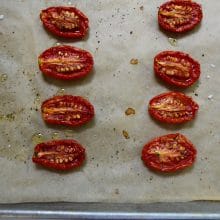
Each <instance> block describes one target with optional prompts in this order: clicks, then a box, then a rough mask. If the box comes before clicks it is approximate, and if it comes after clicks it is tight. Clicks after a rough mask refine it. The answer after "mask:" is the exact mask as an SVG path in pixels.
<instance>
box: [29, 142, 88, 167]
mask: <svg viewBox="0 0 220 220" xmlns="http://www.w3.org/2000/svg"><path fill="white" fill-rule="evenodd" d="M84 160H85V149H84V147H83V146H82V145H81V144H79V143H78V142H77V141H75V140H54V141H49V142H45V143H41V144H38V145H37V146H36V147H35V149H34V155H33V157H32V161H33V162H34V163H37V164H40V165H42V166H45V167H47V168H53V169H56V170H70V169H73V168H75V167H79V166H81V165H82V163H83V161H84Z"/></svg>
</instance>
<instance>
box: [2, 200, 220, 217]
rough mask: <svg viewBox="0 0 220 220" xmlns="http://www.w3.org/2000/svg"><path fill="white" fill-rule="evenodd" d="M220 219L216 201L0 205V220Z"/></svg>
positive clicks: (218, 205)
mask: <svg viewBox="0 0 220 220" xmlns="http://www.w3.org/2000/svg"><path fill="white" fill-rule="evenodd" d="M6 218H8V219H19V218H20V219H220V203H219V202H189V203H151V204H116V203H114V204H110V203H109V204H108V203H104V204H103V203H84V204H83V203H23V204H10V205H8V204H1V205H0V219H6Z"/></svg>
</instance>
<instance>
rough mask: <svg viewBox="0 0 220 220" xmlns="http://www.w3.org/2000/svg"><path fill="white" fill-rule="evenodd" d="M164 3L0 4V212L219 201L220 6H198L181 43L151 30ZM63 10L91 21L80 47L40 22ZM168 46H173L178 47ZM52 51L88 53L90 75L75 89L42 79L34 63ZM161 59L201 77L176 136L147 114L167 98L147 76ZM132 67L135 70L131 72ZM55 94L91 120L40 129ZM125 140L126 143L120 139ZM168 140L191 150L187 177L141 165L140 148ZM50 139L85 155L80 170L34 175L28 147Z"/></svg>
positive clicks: (52, 0) (105, 0) (163, 88)
mask: <svg viewBox="0 0 220 220" xmlns="http://www.w3.org/2000/svg"><path fill="white" fill-rule="evenodd" d="M163 2H165V1H163V0H156V1H147V0H139V1H138V0H137V1H132V0H124V1H120V0H103V1H98V0H87V1H82V0H81V1H76V0H75V1H74V0H72V1H61V0H60V1H59V0H50V1H47V0H44V1H43V0H41V1H40V0H38V1H28V0H17V1H13V0H7V1H6V0H1V2H0V14H3V15H4V19H2V20H0V48H1V49H0V57H1V59H0V74H1V75H0V79H1V82H0V100H1V104H0V131H1V139H0V167H1V172H0V202H1V203H12V202H50V201H53V202H54V201H71V202H133V203H143V202H144V203H147V202H163V201H166V202H167V201H170V202H174V201H191V200H219V199H220V191H219V187H220V183H219V176H220V170H219V167H220V161H219V154H220V148H219V144H220V136H219V120H220V118H219V107H220V106H219V99H220V93H219V92H218V91H219V84H220V77H219V76H218V71H219V69H220V66H219V63H220V62H219V46H220V42H219V39H218V35H219V33H220V26H219V25H217V22H216V21H218V20H220V14H219V13H218V12H219V9H220V1H218V0H211V1H209V2H207V1H205V0H200V1H198V2H200V3H202V5H203V11H204V19H203V22H202V25H201V26H200V27H199V28H197V29H196V30H195V31H193V32H190V33H188V34H185V35H183V36H173V35H171V34H166V33H164V32H162V31H161V30H159V28H158V25H157V19H156V17H157V16H156V15H157V10H158V9H157V7H158V6H159V5H160V4H161V3H163ZM70 4H71V5H74V6H76V7H78V8H79V9H81V10H82V11H83V12H84V13H85V14H87V16H88V17H89V18H90V32H89V36H88V37H87V38H86V39H84V40H83V41H69V40H68V41H65V40H61V39H57V38H55V37H54V36H52V35H50V34H49V33H47V32H46V31H45V30H44V28H43V27H42V24H41V22H40V20H39V12H40V10H41V9H43V8H46V7H49V6H54V5H70ZM213 5H214V7H213ZM141 6H143V8H142V7H141ZM169 37H174V38H176V39H177V41H178V42H177V46H176V47H174V46H172V45H171V44H170V43H169V41H168V38H169ZM57 43H61V44H68V45H73V46H78V47H80V48H83V49H86V50H88V51H90V52H91V53H92V54H93V56H94V60H95V68H94V71H93V73H92V74H90V76H88V77H87V78H85V79H83V80H79V81H77V82H60V81H57V80H52V79H50V78H45V77H43V76H42V74H41V73H40V71H39V69H38V64H37V57H38V55H39V54H40V53H41V52H42V51H44V50H45V49H47V48H49V47H51V46H54V45H56V44H57ZM167 49H169V50H182V51H185V52H187V53H189V54H191V56H192V57H194V58H195V59H197V60H199V61H200V63H201V68H202V75H201V78H200V81H199V83H197V84H196V85H195V86H193V87H191V88H189V89H186V90H185V93H186V94H188V95H190V96H192V97H193V98H194V99H195V100H196V101H197V102H198V103H199V105H200V110H199V114H198V117H197V118H196V120H194V121H193V122H190V123H187V124H185V125H181V126H178V127H173V126H169V125H161V124H158V123H156V122H155V121H153V120H152V119H151V118H150V117H149V115H148V114H147V112H146V111H147V105H148V101H149V100H150V99H151V98H152V97H153V96H155V95H157V94H159V93H162V92H165V91H168V90H169V89H170V88H168V87H166V86H165V85H164V84H163V83H161V82H159V81H158V80H157V79H155V77H154V74H153V69H152V63H153V57H154V55H156V54H157V53H158V52H160V51H162V50H167ZM132 58H137V59H138V60H139V64H138V65H131V64H130V60H131V59H132ZM6 78H7V79H6ZM5 79H6V80H5ZM57 93H67V94H74V95H81V96H84V97H87V98H88V99H89V100H90V101H91V102H92V103H93V104H94V106H95V109H96V117H95V120H94V121H93V122H91V123H89V124H88V125H86V126H83V127H81V128H77V129H69V128H60V127H55V126H47V125H46V124H44V122H43V121H42V119H41V114H40V112H39V108H40V104H41V102H42V101H43V100H45V99H47V98H49V97H51V96H53V95H55V94H57ZM212 96H213V97H212ZM208 97H209V98H208ZM128 107H133V108H134V109H135V110H136V114H135V115H134V116H126V115H125V113H124V112H125V110H126V109H127V108H128ZM123 130H126V131H128V133H129V135H130V139H125V138H124V137H123V135H122V131H123ZM171 132H181V133H183V134H184V135H186V136H187V137H188V138H189V139H190V140H191V141H192V142H193V143H194V144H195V145H196V147H197V149H198V158H197V161H196V163H195V166H194V167H193V168H191V169H187V170H185V171H183V172H180V173H177V174H174V175H159V174H155V173H153V172H151V171H149V170H148V169H146V168H145V167H144V165H143V164H142V161H141V160H140V153H141V149H142V146H143V144H144V143H145V142H147V141H149V140H150V139H152V138H153V137H155V136H159V135H163V134H167V133H171ZM38 134H41V136H40V137H39V135H38ZM52 138H74V139H76V140H78V141H79V142H80V143H82V144H83V145H84V146H86V150H87V162H86V164H85V165H84V166H83V167H82V168H81V169H78V170H76V171H73V172H68V173H56V172H51V171H48V170H45V169H42V168H39V167H36V166H35V165H34V164H33V163H32V162H31V156H32V153H33V148H34V146H35V144H36V142H37V141H39V139H40V140H50V139H52Z"/></svg>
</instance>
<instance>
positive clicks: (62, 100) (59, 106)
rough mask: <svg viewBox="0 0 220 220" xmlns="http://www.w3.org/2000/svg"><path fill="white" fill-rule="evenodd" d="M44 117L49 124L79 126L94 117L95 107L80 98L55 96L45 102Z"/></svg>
mask: <svg viewBox="0 0 220 220" xmlns="http://www.w3.org/2000/svg"><path fill="white" fill-rule="evenodd" d="M41 112H42V116H43V119H44V121H45V122H47V123H49V124H57V125H67V126H79V125H83V124H85V123H87V122H89V121H90V120H91V119H92V118H93V117H94V114H95V113H94V107H93V106H92V104H91V103H90V102H89V101H87V100H86V99H84V98H82V97H80V96H72V95H63V96H54V97H53V98H51V99H48V100H46V101H44V102H43V104H42V106H41Z"/></svg>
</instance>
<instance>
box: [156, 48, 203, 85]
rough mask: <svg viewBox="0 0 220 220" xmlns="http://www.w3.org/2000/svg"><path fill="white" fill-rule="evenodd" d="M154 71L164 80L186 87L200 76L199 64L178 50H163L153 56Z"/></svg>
mask: <svg viewBox="0 0 220 220" xmlns="http://www.w3.org/2000/svg"><path fill="white" fill-rule="evenodd" d="M154 72H155V74H156V75H157V76H159V77H160V78H161V79H163V80H164V81H165V82H167V83H169V84H171V85H175V86H179V87H183V88H185V87H188V86H191V85H192V84H193V83H195V82H196V81H197V80H198V78H199V76H200V64H199V63H198V62H197V61H196V60H194V59H193V58H191V57H190V56H189V55H188V54H185V53H183V52H180V51H164V52H161V53H159V54H158V55H157V56H156V57H155V58H154Z"/></svg>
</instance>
